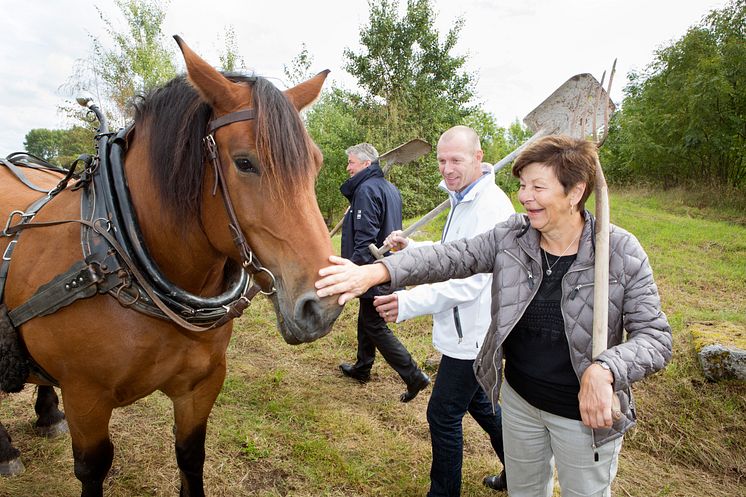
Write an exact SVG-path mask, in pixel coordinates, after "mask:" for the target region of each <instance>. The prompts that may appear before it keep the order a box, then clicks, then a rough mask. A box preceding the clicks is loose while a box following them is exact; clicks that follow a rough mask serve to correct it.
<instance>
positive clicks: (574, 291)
mask: <svg viewBox="0 0 746 497" xmlns="http://www.w3.org/2000/svg"><path fill="white" fill-rule="evenodd" d="M592 268H593V266H585V267H578V268H575V269H573V268H572V267H571V268H570V269H568V270H567V272H566V273H565V276H563V277H562V282H563V283H564V280H565V277H566V276H567V275H568V274H570V273H577V272H580V271H586V270H588V269H592ZM618 282H619V280H617V279H614V280H609V284H611V283H618ZM593 285H594V283H580V284H578V285H575V286H574V287H573V289H572V290H571V291H570V295H568V297H567V299H568V300H574V299H575V297H576V296H577V295H578V292H579V291H580V289H581V288H585V287H588V286H593ZM563 286H564V285H563ZM560 311H561V312H562V321H563V322H567V319H566V318H565V306H564V305H562V303H561V301H560ZM565 336H567V330H566V329H565ZM568 343H569V339H568ZM570 362H571V363H572V367H573V370H574V371H575V375H576V376H577V374H578V373H577V366H576V364H575V359H574V358H573V355H572V354H570ZM578 381H580V378H578ZM597 449H598V446H597V445H596V430H595V429H593V428H591V450H593V460H594V461H595V462H598V460H599V456H598V450H597Z"/></svg>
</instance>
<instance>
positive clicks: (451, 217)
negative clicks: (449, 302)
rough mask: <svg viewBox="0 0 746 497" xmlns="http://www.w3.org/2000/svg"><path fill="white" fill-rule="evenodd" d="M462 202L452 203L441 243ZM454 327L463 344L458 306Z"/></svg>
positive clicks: (455, 308)
mask: <svg viewBox="0 0 746 497" xmlns="http://www.w3.org/2000/svg"><path fill="white" fill-rule="evenodd" d="M459 204H460V202H453V201H452V202H451V212H449V213H448V219H447V220H446V225H445V228H443V234H442V235H441V236H440V243H445V241H446V236H447V235H448V230H449V229H450V228H451V221H452V220H453V216H454V213H455V211H456V207H458V206H459ZM453 325H454V326H455V327H456V334H457V335H458V343H461V342H462V341H463V340H464V332H463V330H462V329H461V317H460V316H459V313H458V306H455V307H454V308H453Z"/></svg>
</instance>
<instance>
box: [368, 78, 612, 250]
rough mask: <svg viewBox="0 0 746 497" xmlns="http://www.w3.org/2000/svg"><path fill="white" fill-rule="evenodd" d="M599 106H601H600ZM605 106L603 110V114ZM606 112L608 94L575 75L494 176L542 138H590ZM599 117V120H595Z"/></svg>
mask: <svg viewBox="0 0 746 497" xmlns="http://www.w3.org/2000/svg"><path fill="white" fill-rule="evenodd" d="M600 102H604V105H600ZM604 106H606V109H607V110H606V111H605V110H604ZM608 109H611V111H613V110H614V103H613V102H612V101H611V100H610V99H609V98H608V94H606V92H605V91H604V89H603V87H602V86H601V84H600V83H599V82H598V81H597V80H596V78H594V77H593V76H592V75H591V74H588V73H584V74H576V75H575V76H573V77H572V78H570V79H568V80H567V81H565V82H564V83H563V84H562V86H560V87H559V88H557V89H556V90H554V93H552V94H551V95H549V97H547V98H546V99H545V100H544V101H543V102H542V103H541V104H539V106H538V107H536V108H535V109H534V110H532V111H531V112H529V113H528V115H527V116H526V117H525V118H523V122H524V123H525V124H526V126H528V127H529V129H531V131H533V132H534V135H533V136H532V137H531V138H529V139H528V140H526V142H524V143H523V144H522V145H521V146H520V147H518V148H517V149H516V150H514V151H512V152H511V153H510V154H508V155H507V156H505V157H504V158H503V159H502V160H501V161H500V162H498V163H497V164H495V165H494V166H493V169H494V171H495V172H497V171H499V170H500V169H502V168H503V167H505V166H506V165H508V164H510V163H511V162H513V160H514V159H515V158H516V157H517V156H518V154H520V153H521V152H522V151H523V149H525V148H526V147H527V146H528V145H529V144H531V143H533V142H534V141H536V140H538V139H539V138H541V137H542V136H546V135H551V134H567V135H572V136H578V137H580V136H588V135H590V134H593V132H594V130H593V128H594V127H595V126H594V125H595V123H596V122H601V120H602V119H603V117H604V116H608ZM599 116H600V118H601V119H598V118H599ZM596 119H598V121H597V120H596ZM450 205H451V202H450V200H449V199H446V200H444V201H443V202H442V203H441V204H440V205H438V206H437V207H435V208H434V209H433V210H431V211H430V212H428V213H427V214H425V215H424V216H423V217H422V218H421V219H419V220H418V221H416V222H415V223H414V224H412V225H410V226H409V227H407V229H405V230H404V231H403V232H402V236H404V237H408V236H410V235H411V234H412V233H414V232H415V231H417V230H418V229H420V228H421V227H422V226H424V225H426V224H428V223H429V222H430V221H432V220H433V219H434V218H435V217H437V216H438V214H440V213H441V212H443V211H444V210H446V209H447V208H448V207H449V206H450ZM368 249H369V250H370V252H371V253H372V254H373V256H374V257H375V258H376V259H381V258H382V257H383V255H384V254H385V253H386V252H388V251H389V250H391V247H389V246H388V245H383V246H382V247H381V248H378V247H376V246H375V245H374V244H372V243H371V244H370V245H369V246H368Z"/></svg>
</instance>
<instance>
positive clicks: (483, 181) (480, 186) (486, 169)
mask: <svg viewBox="0 0 746 497" xmlns="http://www.w3.org/2000/svg"><path fill="white" fill-rule="evenodd" d="M485 176H489V178H485ZM490 182H492V183H494V182H495V171H494V169H493V168H492V166H491V165H490V164H487V163H486V162H483V163H482V176H480V177H479V178H478V179H477V180H476V181H474V182H473V183H472V185H473V186H472V187H471V188H470V189H469V191H468V192H466V195H465V196H464V198H462V199H461V202H471V201H472V200H474V199H475V198H476V197H477V195H479V192H481V191H482V190H484V189H485V188H487V185H488V184H489V183H490ZM438 188H440V189H441V190H443V191H444V192H446V193H447V194H448V197H449V198H450V199H451V206H453V205H456V204H458V203H461V202H459V201H457V199H456V192H454V191H451V190H449V189H448V188H446V182H445V180H441V181H440V183H439V184H438ZM467 188H469V187H467Z"/></svg>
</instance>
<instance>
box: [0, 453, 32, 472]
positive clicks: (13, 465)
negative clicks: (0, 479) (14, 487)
mask: <svg viewBox="0 0 746 497" xmlns="http://www.w3.org/2000/svg"><path fill="white" fill-rule="evenodd" d="M25 470H26V468H24V467H23V463H22V462H21V458H20V457H16V458H15V459H11V460H10V461H4V462H0V476H16V475H20V474H21V473H23V472H24V471H25Z"/></svg>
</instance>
